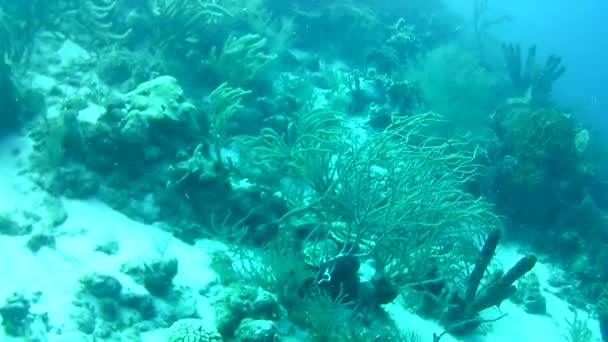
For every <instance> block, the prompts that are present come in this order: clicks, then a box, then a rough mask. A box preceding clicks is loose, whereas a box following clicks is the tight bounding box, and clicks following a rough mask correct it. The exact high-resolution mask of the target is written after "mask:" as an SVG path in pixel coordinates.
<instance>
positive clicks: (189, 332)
mask: <svg viewBox="0 0 608 342" xmlns="http://www.w3.org/2000/svg"><path fill="white" fill-rule="evenodd" d="M167 341H168V342H222V335H220V333H219V332H217V331H216V330H214V329H211V328H207V327H205V325H204V324H203V320H201V319H197V318H184V319H180V320H178V321H176V322H174V323H173V324H172V325H171V327H170V328H169V338H168V339H167Z"/></svg>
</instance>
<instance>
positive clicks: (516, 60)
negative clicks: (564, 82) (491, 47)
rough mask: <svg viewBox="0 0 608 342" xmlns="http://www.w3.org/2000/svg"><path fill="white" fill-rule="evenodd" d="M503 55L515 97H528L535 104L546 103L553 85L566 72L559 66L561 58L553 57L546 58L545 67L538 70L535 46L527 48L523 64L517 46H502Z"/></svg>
mask: <svg viewBox="0 0 608 342" xmlns="http://www.w3.org/2000/svg"><path fill="white" fill-rule="evenodd" d="M503 55H504V58H505V63H506V67H507V72H508V74H509V78H510V79H511V82H512V83H513V86H514V88H515V91H516V94H517V96H528V97H530V100H534V101H536V102H540V103H544V102H547V101H548V99H549V96H550V94H551V90H552V88H553V83H555V81H557V79H559V78H560V77H561V76H562V75H563V74H564V72H565V71H566V68H565V67H564V66H563V65H562V64H561V63H562V60H561V58H560V57H558V56H555V55H550V56H549V57H547V61H546V62H545V65H544V66H543V67H542V68H539V67H538V65H537V63H536V46H535V45H532V46H530V47H529V48H528V54H527V56H526V60H525V63H523V59H522V53H521V47H520V45H519V44H513V43H505V44H503Z"/></svg>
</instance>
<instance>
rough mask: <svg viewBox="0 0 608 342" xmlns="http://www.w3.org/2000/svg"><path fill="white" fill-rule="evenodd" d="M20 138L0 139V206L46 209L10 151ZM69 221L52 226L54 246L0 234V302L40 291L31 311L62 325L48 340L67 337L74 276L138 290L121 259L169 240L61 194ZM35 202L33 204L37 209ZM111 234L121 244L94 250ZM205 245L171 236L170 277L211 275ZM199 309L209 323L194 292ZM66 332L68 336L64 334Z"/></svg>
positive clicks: (160, 336) (180, 280) (196, 284)
mask: <svg viewBox="0 0 608 342" xmlns="http://www.w3.org/2000/svg"><path fill="white" fill-rule="evenodd" d="M26 143H27V139H22V138H10V139H6V140H5V141H3V143H2V144H0V177H3V178H2V179H5V180H10V181H5V182H0V191H1V192H2V194H3V196H0V212H21V211H32V210H35V211H37V212H36V213H37V214H39V215H44V214H45V211H46V210H45V208H44V207H42V206H39V204H40V203H39V201H40V198H44V197H45V196H47V195H46V194H44V193H43V192H42V190H40V189H39V188H38V187H37V186H36V185H34V184H32V183H31V182H30V181H29V180H28V179H27V177H26V176H24V175H22V174H20V171H19V169H20V167H21V165H22V163H23V161H20V160H19V158H20V157H19V156H20V154H17V153H16V152H15V151H17V150H22V151H23V150H26V149H27V147H25V144H26ZM63 202H64V205H65V208H66V210H67V212H68V219H67V221H66V222H65V223H63V224H62V225H61V226H59V227H58V228H57V231H58V232H59V233H60V236H59V237H58V238H57V248H56V250H52V249H48V248H43V249H42V250H40V251H39V252H38V253H37V254H34V253H32V252H31V251H30V250H28V249H27V248H26V247H25V242H26V241H27V239H28V237H27V236H19V237H9V236H2V235H0V258H2V260H3V262H2V263H0V275H1V277H2V281H1V282H0V304H1V303H2V302H3V301H4V299H5V298H7V297H8V296H10V295H11V294H13V293H15V292H23V293H25V294H26V295H28V296H30V295H33V294H35V293H38V292H39V293H41V296H40V301H39V302H37V303H36V304H35V305H34V307H33V308H32V311H33V312H37V313H43V312H46V313H48V314H49V319H50V324H51V326H53V327H54V328H60V329H62V330H63V331H62V333H63V335H62V334H59V333H58V331H53V332H52V333H51V334H49V337H48V338H49V341H69V340H71V339H70V338H69V337H67V336H70V335H69V333H70V330H73V329H74V327H73V325H72V323H71V319H70V317H69V316H70V312H71V311H72V309H73V307H72V301H73V300H74V294H75V293H76V292H77V291H78V289H79V287H80V285H79V279H80V278H81V277H82V276H83V275H85V274H88V273H91V272H100V273H104V274H108V275H111V276H114V277H116V278H117V279H119V280H120V281H121V283H122V284H123V287H124V288H125V289H129V290H131V291H134V292H139V293H143V292H145V289H143V287H142V286H140V285H138V284H135V282H134V281H133V280H132V279H131V278H130V277H128V276H126V275H124V274H122V273H120V272H119V269H120V265H121V264H123V263H124V262H127V261H133V260H138V259H142V260H144V259H147V258H151V257H152V258H153V257H158V256H159V254H158V250H157V249H156V248H155V241H157V240H158V239H166V238H170V236H169V235H168V233H166V232H164V231H162V230H160V229H159V228H158V227H155V226H152V225H144V224H141V223H138V222H135V221H133V220H131V219H129V218H127V217H126V216H124V215H122V214H120V213H118V212H116V211H115V210H112V209H111V208H109V207H108V206H106V205H105V204H103V203H100V202H98V201H75V200H63ZM37 206H38V209H39V210H36V207H37ZM108 234H109V235H112V236H113V237H114V238H115V239H117V240H118V242H119V244H120V250H119V252H118V253H117V254H115V255H111V256H110V255H106V254H104V253H101V252H96V251H95V250H94V247H95V245H96V243H97V242H98V241H99V239H100V238H101V237H102V236H103V235H108ZM211 245H212V243H211V242H210V243H208V244H207V243H205V242H200V243H198V244H197V245H196V246H189V245H186V244H184V243H182V242H181V241H178V240H176V239H172V240H171V243H170V245H169V248H168V250H167V251H166V253H165V256H168V257H176V258H177V259H178V260H179V272H178V274H177V276H176V277H175V281H174V283H175V284H177V285H185V286H191V287H192V288H193V289H195V290H198V289H200V288H204V287H206V286H208V285H209V284H210V283H211V282H213V281H214V280H215V274H214V273H213V271H212V270H210V269H209V267H208V265H209V261H210V260H209V257H208V256H207V254H206V250H208V249H209V248H211V247H209V246H211ZM197 300H198V303H199V305H198V308H199V314H200V315H201V317H203V318H207V319H208V322H209V324H212V322H213V312H212V310H211V308H212V307H211V304H210V299H208V298H204V297H202V296H198V297H197ZM65 334H68V335H65ZM143 336H144V341H151V342H154V341H164V340H166V335H165V333H164V332H163V331H156V332H150V333H146V334H144V335H143ZM18 340H19V339H12V338H9V337H8V336H5V332H4V330H3V329H0V341H18Z"/></svg>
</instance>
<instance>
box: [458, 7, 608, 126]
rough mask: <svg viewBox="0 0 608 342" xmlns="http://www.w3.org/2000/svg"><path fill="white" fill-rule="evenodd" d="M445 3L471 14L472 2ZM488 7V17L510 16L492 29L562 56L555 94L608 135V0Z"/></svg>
mask: <svg viewBox="0 0 608 342" xmlns="http://www.w3.org/2000/svg"><path fill="white" fill-rule="evenodd" d="M446 2H447V3H449V4H450V5H451V6H452V7H453V8H454V9H455V10H456V11H458V12H459V13H460V14H462V15H464V16H467V17H471V16H472V14H473V7H472V5H473V3H474V1H463V0H446ZM489 10H490V13H489V14H490V15H491V16H501V15H508V16H510V17H511V18H512V20H511V21H510V22H507V23H504V24H501V25H498V26H495V27H494V28H493V29H492V33H494V34H496V35H498V36H499V37H500V38H502V39H504V40H508V41H513V42H519V43H521V44H522V46H527V45H531V44H536V45H537V46H538V50H539V53H540V54H544V55H548V54H556V55H559V56H560V57H562V59H563V63H564V65H565V66H566V67H567V71H566V73H565V74H564V75H563V76H562V77H561V78H560V79H559V80H558V81H557V82H556V84H555V88H554V97H555V98H556V100H557V101H558V103H559V104H561V105H563V106H565V107H566V108H568V109H571V110H572V111H575V112H576V113H577V115H579V116H580V118H581V119H582V120H584V121H585V122H587V124H589V125H590V126H592V127H593V128H594V130H597V131H598V132H601V133H603V134H608V67H607V65H606V63H607V61H608V34H607V33H608V1H605V0H581V1H574V0H557V1H555V0H535V1H530V0H510V1H499V0H489Z"/></svg>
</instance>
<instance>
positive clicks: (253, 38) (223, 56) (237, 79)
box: [206, 34, 276, 86]
mask: <svg viewBox="0 0 608 342" xmlns="http://www.w3.org/2000/svg"><path fill="white" fill-rule="evenodd" d="M266 42H267V40H266V38H264V37H262V36H260V35H257V34H246V35H244V36H241V37H235V36H231V37H229V38H228V39H227V40H226V41H225V42H224V46H223V48H222V49H221V50H218V49H217V47H213V48H212V49H211V51H210V53H209V57H208V59H207V61H206V63H208V64H209V66H211V69H212V70H214V71H215V73H216V74H217V75H218V76H219V78H220V79H221V80H223V81H225V82H228V83H229V84H231V85H235V86H240V85H245V84H247V83H249V82H251V81H252V80H254V79H256V78H257V77H258V76H260V74H261V73H262V72H263V71H264V69H265V68H266V67H268V66H269V65H270V64H271V63H272V62H273V61H274V60H275V59H276V56H275V55H274V54H271V53H267V52H265V51H264V50H265V48H266Z"/></svg>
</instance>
